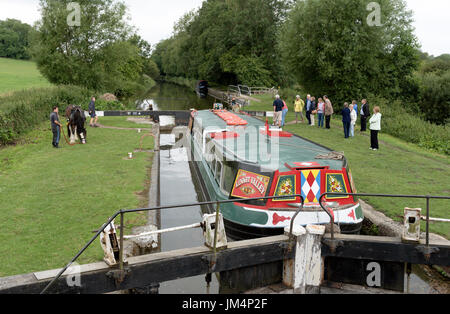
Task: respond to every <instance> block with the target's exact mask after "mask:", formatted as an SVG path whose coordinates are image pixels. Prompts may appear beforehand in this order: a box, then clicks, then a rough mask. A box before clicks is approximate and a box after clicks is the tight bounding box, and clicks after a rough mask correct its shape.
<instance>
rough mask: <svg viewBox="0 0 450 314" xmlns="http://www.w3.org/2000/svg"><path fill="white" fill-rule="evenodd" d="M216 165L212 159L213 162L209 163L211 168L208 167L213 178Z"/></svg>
mask: <svg viewBox="0 0 450 314" xmlns="http://www.w3.org/2000/svg"><path fill="white" fill-rule="evenodd" d="M216 163H217V161H216V159H215V158H213V160H212V161H211V166H210V168H211V172H212V174H213V175H214V176H215V173H216Z"/></svg>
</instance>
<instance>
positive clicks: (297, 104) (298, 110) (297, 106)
mask: <svg viewBox="0 0 450 314" xmlns="http://www.w3.org/2000/svg"><path fill="white" fill-rule="evenodd" d="M304 107H305V102H304V101H303V99H301V97H300V95H297V97H296V98H295V101H294V111H295V124H297V123H298V115H300V117H301V118H302V123H303V122H304V119H303V108H304Z"/></svg>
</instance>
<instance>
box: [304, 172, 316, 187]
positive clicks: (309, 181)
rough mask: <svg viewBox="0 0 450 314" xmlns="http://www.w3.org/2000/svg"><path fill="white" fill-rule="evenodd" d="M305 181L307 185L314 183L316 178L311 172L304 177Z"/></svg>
mask: <svg viewBox="0 0 450 314" xmlns="http://www.w3.org/2000/svg"><path fill="white" fill-rule="evenodd" d="M306 181H308V183H309V186H312V185H313V184H314V182H315V181H316V178H315V177H314V175H313V173H312V172H310V173H309V175H308V178H307V179H306Z"/></svg>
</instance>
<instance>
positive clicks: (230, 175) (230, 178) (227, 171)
mask: <svg viewBox="0 0 450 314" xmlns="http://www.w3.org/2000/svg"><path fill="white" fill-rule="evenodd" d="M235 177H236V173H235V172H234V170H233V168H232V167H231V166H229V165H226V164H225V165H223V185H222V189H224V190H225V191H226V192H227V193H230V191H231V189H232V188H233V183H234V179H235Z"/></svg>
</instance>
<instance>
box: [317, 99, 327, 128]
mask: <svg viewBox="0 0 450 314" xmlns="http://www.w3.org/2000/svg"><path fill="white" fill-rule="evenodd" d="M324 114H325V103H324V101H323V99H322V98H319V103H318V104H317V117H318V119H319V123H318V125H317V126H318V127H319V128H320V127H322V128H323V118H324Z"/></svg>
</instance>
